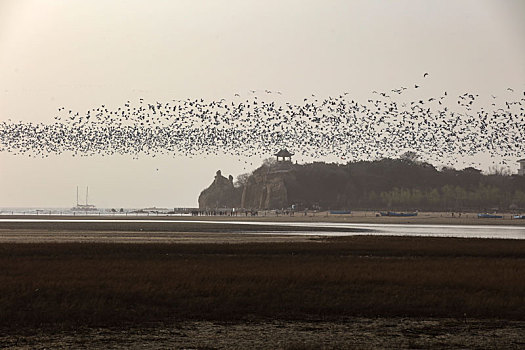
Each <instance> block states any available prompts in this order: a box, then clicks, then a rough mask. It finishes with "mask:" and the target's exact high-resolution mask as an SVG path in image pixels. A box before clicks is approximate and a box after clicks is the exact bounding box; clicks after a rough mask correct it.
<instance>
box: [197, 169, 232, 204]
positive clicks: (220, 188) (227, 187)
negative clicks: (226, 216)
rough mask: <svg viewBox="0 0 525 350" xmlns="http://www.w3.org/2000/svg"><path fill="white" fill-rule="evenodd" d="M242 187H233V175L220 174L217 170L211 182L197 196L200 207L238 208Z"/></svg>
mask: <svg viewBox="0 0 525 350" xmlns="http://www.w3.org/2000/svg"><path fill="white" fill-rule="evenodd" d="M241 196H242V188H238V187H235V186H234V184H233V177H232V176H231V175H230V176H229V177H228V178H226V177H224V176H222V174H221V171H220V170H218V171H217V173H216V175H215V179H214V180H213V183H212V184H211V185H210V186H209V187H208V188H207V189H205V190H204V191H202V192H201V194H200V196H199V208H200V209H216V208H239V207H240V206H241Z"/></svg>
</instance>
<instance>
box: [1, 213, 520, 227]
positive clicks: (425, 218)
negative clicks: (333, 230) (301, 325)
mask: <svg viewBox="0 0 525 350" xmlns="http://www.w3.org/2000/svg"><path fill="white" fill-rule="evenodd" d="M377 215H378V212H376V211H355V212H352V214H330V212H327V211H326V212H317V213H313V212H308V213H307V215H304V212H295V213H294V215H283V214H279V215H276V214H274V213H270V212H265V211H259V215H257V216H251V215H248V216H246V215H244V214H241V213H239V214H238V215H236V216H235V215H234V216H229V215H199V216H188V215H176V214H175V215H173V214H169V215H168V214H160V213H159V214H150V215H144V214H135V213H128V214H127V215H122V214H116V215H111V214H108V213H99V214H90V215H85V214H75V215H73V214H69V215H53V214H52V215H47V214H41V215H34V214H31V215H30V214H27V215H17V214H14V215H11V214H0V219H35V218H37V219H42V220H45V219H49V220H59V219H79V220H90V219H93V220H95V219H110V220H116V221H117V220H125V219H134V220H173V221H177V220H195V221H197V220H199V221H207V220H209V221H248V222H250V221H279V222H328V223H338V222H339V223H356V224H405V225H406V224H414V225H516V226H525V219H513V216H514V215H516V214H513V213H499V215H502V216H503V218H501V219H480V218H478V217H477V213H461V216H460V213H458V212H454V213H452V212H419V213H418V215H417V216H413V217H389V216H377ZM452 215H454V216H452Z"/></svg>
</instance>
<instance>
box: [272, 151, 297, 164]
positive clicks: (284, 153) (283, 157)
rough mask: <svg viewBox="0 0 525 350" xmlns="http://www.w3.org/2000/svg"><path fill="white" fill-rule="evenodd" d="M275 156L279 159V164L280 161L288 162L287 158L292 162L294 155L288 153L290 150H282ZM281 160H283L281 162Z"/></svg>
mask: <svg viewBox="0 0 525 350" xmlns="http://www.w3.org/2000/svg"><path fill="white" fill-rule="evenodd" d="M275 156H276V157H277V161H278V162H279V161H282V162H286V160H287V159H286V158H288V161H289V162H291V161H292V156H293V153H290V152H288V150H286V149H282V150H280V151H279V152H277V153H276V154H275ZM279 158H281V160H279Z"/></svg>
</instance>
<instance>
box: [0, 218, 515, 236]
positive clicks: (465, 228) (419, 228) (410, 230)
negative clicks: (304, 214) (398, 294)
mask: <svg viewBox="0 0 525 350" xmlns="http://www.w3.org/2000/svg"><path fill="white" fill-rule="evenodd" d="M115 221H116V220H111V219H45V218H43V219H34V218H31V219H7V218H6V219H2V218H0V223H2V222H57V223H59V222H105V223H108V222H115ZM117 222H123V223H142V224H144V223H155V224H159V223H165V224H166V225H173V226H174V227H175V226H176V225H178V224H181V223H196V224H203V225H204V224H216V225H220V224H233V225H240V226H242V225H264V226H268V225H274V226H281V227H282V226H292V227H308V228H316V227H318V228H323V231H293V232H286V231H282V232H280V231H277V232H276V231H271V232H267V231H264V230H261V231H250V232H249V233H250V234H261V235H264V234H282V235H310V236H353V235H387V236H428V237H462V238H504V239H525V226H503V225H494V226H491V225H404V224H357V223H325V222H268V221H264V222H262V221H259V222H257V221H249V222H242V221H208V220H207V221H200V220H162V219H160V220H148V219H119V220H118V221H117ZM524 224H525V222H524ZM330 228H334V229H335V228H337V229H344V228H347V229H348V230H349V231H350V230H356V229H358V230H359V231H360V232H355V231H354V232H335V231H333V232H331V231H330V230H329V229H330ZM327 229H328V230H327ZM247 233H248V232H247Z"/></svg>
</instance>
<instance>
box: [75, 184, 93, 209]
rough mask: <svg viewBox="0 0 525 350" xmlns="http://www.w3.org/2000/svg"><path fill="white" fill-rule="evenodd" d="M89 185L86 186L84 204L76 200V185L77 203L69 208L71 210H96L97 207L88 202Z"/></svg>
mask: <svg viewBox="0 0 525 350" xmlns="http://www.w3.org/2000/svg"><path fill="white" fill-rule="evenodd" d="M88 193H89V187H86V204H80V203H79V202H78V186H77V205H76V206H75V207H73V208H71V210H72V211H96V210H97V208H96V207H95V206H94V205H93V204H88Z"/></svg>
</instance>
